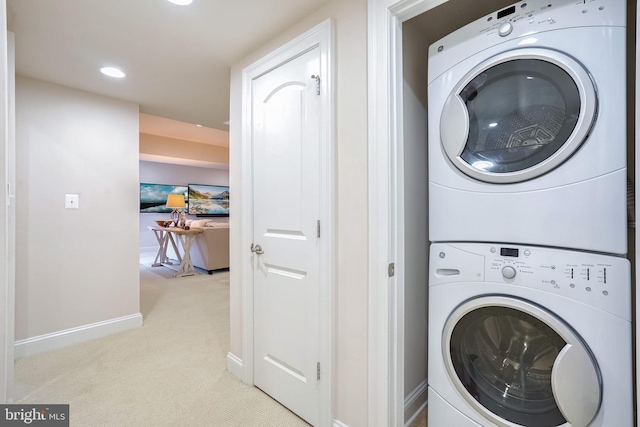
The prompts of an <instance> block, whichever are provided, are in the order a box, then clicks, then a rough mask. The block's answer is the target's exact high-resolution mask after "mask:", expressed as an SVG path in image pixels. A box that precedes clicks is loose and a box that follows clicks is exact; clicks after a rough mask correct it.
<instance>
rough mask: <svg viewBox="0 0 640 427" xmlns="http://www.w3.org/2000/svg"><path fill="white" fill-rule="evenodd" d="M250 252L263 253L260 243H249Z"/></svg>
mask: <svg viewBox="0 0 640 427" xmlns="http://www.w3.org/2000/svg"><path fill="white" fill-rule="evenodd" d="M251 252H254V253H256V254H258V255H262V254H263V253H264V251H263V250H262V248H261V247H260V245H254V244H253V243H252V244H251Z"/></svg>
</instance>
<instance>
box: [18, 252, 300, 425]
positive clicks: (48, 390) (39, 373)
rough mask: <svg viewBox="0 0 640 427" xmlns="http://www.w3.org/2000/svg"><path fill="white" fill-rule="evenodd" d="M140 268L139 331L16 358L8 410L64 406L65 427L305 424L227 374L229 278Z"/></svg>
mask: <svg viewBox="0 0 640 427" xmlns="http://www.w3.org/2000/svg"><path fill="white" fill-rule="evenodd" d="M147 265H148V264H147V263H146V262H145V264H141V265H140V277H141V280H140V281H141V283H140V284H141V311H142V314H143V316H144V325H143V326H142V327H141V328H138V329H135V330H132V331H128V332H122V333H118V334H114V335H111V336H109V337H106V338H102V339H98V340H94V341H90V342H86V343H82V344H79V345H75V346H72V347H67V348H64V349H60V350H54V351H49V352H46V353H41V354H37V355H34V356H30V357H25V358H22V359H19V360H17V361H16V364H15V375H16V385H15V398H16V399H15V403H34V404H35V403H42V404H54V403H67V404H70V413H71V415H70V421H71V422H70V424H71V426H74V427H94V426H95V427H99V426H108V427H113V426H118V427H128V426H131V427H134V426H135V427H147V426H148V427H163V426H167V427H169V426H171V427H178V426H180V427H182V426H185V427H187V426H188V427H199V426H225V427H226V426H230V427H233V426H274V427H275V426H278V427H288V426H291V427H295V426H308V424H307V423H305V422H304V421H303V420H301V419H300V418H298V417H297V416H296V415H294V414H293V413H291V412H290V411H288V410H287V409H286V408H284V407H283V406H281V405H279V404H278V403H277V402H276V401H274V400H273V399H271V398H270V397H269V396H267V395H266V394H264V393H262V392H261V391H260V390H258V389H256V388H253V387H248V386H246V385H244V384H242V383H241V382H240V381H239V380H238V379H237V378H235V377H234V376H232V375H231V374H229V373H228V372H227V371H226V368H225V363H226V355H227V352H228V351H229V273H228V272H222V273H217V274H214V275H212V276H209V275H207V274H202V275H197V276H190V277H184V278H173V272H172V271H170V270H169V269H166V268H165V267H156V268H151V267H148V266H147ZM61 315H62V314H61Z"/></svg>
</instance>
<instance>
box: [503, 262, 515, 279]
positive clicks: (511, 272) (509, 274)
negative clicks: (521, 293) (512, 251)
mask: <svg viewBox="0 0 640 427" xmlns="http://www.w3.org/2000/svg"><path fill="white" fill-rule="evenodd" d="M502 275H503V276H504V278H505V279H513V278H514V277H516V269H515V268H513V267H511V266H510V265H507V266H506V267H502Z"/></svg>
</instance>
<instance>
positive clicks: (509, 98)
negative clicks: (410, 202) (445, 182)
mask: <svg viewBox="0 0 640 427" xmlns="http://www.w3.org/2000/svg"><path fill="white" fill-rule="evenodd" d="M597 106H598V100H597V96H596V89H595V86H594V83H593V81H592V80H591V78H590V75H589V73H588V72H587V71H586V70H585V69H584V67H583V66H582V65H581V64H579V63H578V62H576V61H575V60H574V59H572V58H570V57H568V56H567V55H564V54H562V53H560V52H557V51H552V50H547V49H540V48H530V49H525V48H523V49H516V50H513V51H509V52H505V53H502V54H500V55H497V56H494V57H492V58H490V59H488V60H486V61H484V62H483V63H481V64H479V65H478V66H477V67H476V68H474V69H473V70H471V71H470V72H469V73H468V74H467V75H466V76H465V77H464V78H463V79H462V81H461V82H460V83H459V84H458V85H457V86H456V87H455V88H454V90H453V91H452V92H451V94H450V95H449V97H448V99H447V101H446V102H445V105H444V108H443V111H442V116H441V117H440V135H441V139H442V145H443V148H444V151H445V153H446V154H447V156H448V157H449V159H450V160H451V162H452V163H453V164H454V165H455V167H457V168H458V169H459V170H460V171H462V172H463V173H465V174H466V175H468V176H470V177H472V178H475V179H477V180H480V181H485V182H489V183H498V184H500V183H503V184H507V183H515V182H520V181H526V180H529V179H532V178H535V177H538V176H540V175H542V174H545V173H547V172H549V171H551V170H552V169H554V168H556V167H557V166H559V165H560V164H562V163H563V162H564V161H565V160H567V159H568V158H569V157H570V156H571V155H572V154H573V153H575V152H576V150H578V148H579V147H580V145H581V144H582V143H583V142H584V141H585V139H586V138H587V136H588V135H589V132H590V131H591V128H592V127H593V124H594V121H595V118H596V116H597Z"/></svg>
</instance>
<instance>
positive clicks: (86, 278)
mask: <svg viewBox="0 0 640 427" xmlns="http://www.w3.org/2000/svg"><path fill="white" fill-rule="evenodd" d="M16 121H17V122H16V140H17V151H16V173H17V191H16V208H17V225H16V226H17V236H18V241H17V247H16V340H23V339H26V338H31V337H36V336H40V335H43V334H49V333H52V332H57V331H61V330H65V329H70V328H75V327H79V326H83V325H87V324H91V323H96V322H101V321H105V320H109V319H115V318H119V317H123V316H129V315H135V314H137V313H139V311H140V275H139V269H138V210H139V204H138V196H139V187H138V106H137V105H135V104H131V103H128V102H123V101H118V100H114V99H111V98H106V97H103V96H99V95H93V94H89V93H86V92H81V91H77V90H73V89H69V88H65V87H62V86H57V85H53V84H49V83H45V82H42V81H39V80H33V79H29V78H25V77H20V76H19V77H18V78H17V81H16ZM66 193H73V194H78V195H79V196H80V199H79V209H65V207H64V197H65V194H66Z"/></svg>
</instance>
